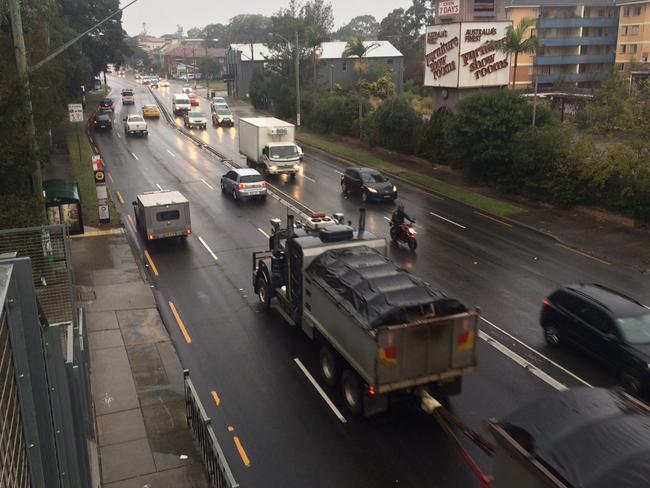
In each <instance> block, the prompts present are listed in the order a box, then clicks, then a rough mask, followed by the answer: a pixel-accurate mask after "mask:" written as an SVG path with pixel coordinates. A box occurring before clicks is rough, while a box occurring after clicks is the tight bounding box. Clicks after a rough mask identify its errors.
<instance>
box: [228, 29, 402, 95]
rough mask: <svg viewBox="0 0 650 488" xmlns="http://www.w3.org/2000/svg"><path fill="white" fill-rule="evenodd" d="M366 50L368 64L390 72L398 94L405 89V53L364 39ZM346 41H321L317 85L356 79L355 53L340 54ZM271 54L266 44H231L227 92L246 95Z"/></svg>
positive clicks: (350, 83)
mask: <svg viewBox="0 0 650 488" xmlns="http://www.w3.org/2000/svg"><path fill="white" fill-rule="evenodd" d="M364 44H365V45H366V46H367V48H368V50H367V52H366V55H365V56H364V62H365V63H366V65H367V66H368V67H369V68H370V67H375V68H379V69H381V70H383V71H386V72H390V73H391V74H392V78H393V82H394V83H395V89H396V91H397V93H402V92H403V91H404V56H403V55H402V53H401V52H399V51H398V50H397V49H396V48H395V47H394V46H393V45H392V44H391V43H390V42H389V41H364ZM346 45H347V43H346V42H342V41H334V42H324V43H322V44H321V46H320V48H319V50H318V52H317V55H318V62H317V67H316V70H317V72H316V80H317V84H318V85H319V86H321V87H326V88H329V89H333V88H334V87H335V86H340V87H342V88H351V87H353V86H354V85H355V84H356V83H357V81H358V79H359V75H358V71H357V69H356V64H357V62H358V59H357V58H356V57H355V56H352V57H349V58H346V57H343V51H344V50H345V46H346ZM273 56H274V54H273V52H271V51H270V50H269V48H268V47H267V46H266V45H265V44H259V43H254V44H231V45H230V48H229V49H228V52H227V54H226V65H225V66H226V69H225V72H226V81H227V84H228V95H229V96H231V97H235V98H242V99H243V98H246V97H247V96H248V93H249V86H250V81H251V78H252V76H253V72H254V71H255V70H256V69H264V67H265V65H266V63H267V62H268V60H270V59H272V58H273Z"/></svg>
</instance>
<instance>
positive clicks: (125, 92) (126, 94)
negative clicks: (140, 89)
mask: <svg viewBox="0 0 650 488" xmlns="http://www.w3.org/2000/svg"><path fill="white" fill-rule="evenodd" d="M122 95H123V96H125V97H132V96H133V92H132V91H131V90H124V91H123V92H122Z"/></svg>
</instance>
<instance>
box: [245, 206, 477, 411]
mask: <svg viewBox="0 0 650 488" xmlns="http://www.w3.org/2000/svg"><path fill="white" fill-rule="evenodd" d="M334 217H335V218H334V219H332V218H327V219H323V218H317V219H310V225H302V226H299V227H297V228H296V226H295V225H294V218H293V216H291V215H289V216H288V217H287V227H286V228H281V225H280V224H281V222H280V220H279V219H273V220H272V221H271V224H272V232H271V235H270V237H269V249H268V250H267V251H261V252H254V253H253V269H252V279H253V286H254V290H255V293H256V294H257V296H258V298H259V300H260V302H261V303H262V305H263V306H264V307H266V308H271V307H272V308H273V309H275V310H276V311H277V312H278V313H279V314H280V315H281V316H282V317H283V318H284V319H285V320H286V321H287V322H288V323H289V324H290V325H294V326H297V327H299V328H301V329H302V331H303V332H304V333H305V334H306V335H307V336H308V337H309V338H311V339H312V340H313V341H314V343H315V344H316V345H317V346H318V347H319V348H320V351H319V365H320V372H321V376H322V378H323V381H324V382H325V383H326V384H327V385H329V386H331V387H334V386H336V385H337V384H340V387H341V390H342V393H343V399H344V401H345V404H346V406H347V407H348V409H349V410H350V411H351V412H352V413H353V414H355V415H361V414H363V415H366V416H369V415H373V414H376V413H379V412H382V411H385V410H386V409H387V408H388V406H389V404H390V403H391V402H392V401H393V400H396V399H398V398H400V397H406V396H408V395H407V394H418V393H419V391H420V390H421V389H426V390H427V391H430V392H431V393H432V394H435V395H436V396H438V397H447V396H450V395H454V394H457V393H459V392H460V390H461V384H462V377H463V376H464V375H466V374H468V373H470V372H472V371H474V369H475V368H476V364H477V359H476V338H477V333H478V319H479V310H478V308H474V309H468V308H466V307H465V306H464V305H463V304H462V303H461V302H460V301H458V300H456V299H454V298H449V297H447V296H445V295H444V294H443V293H442V292H440V291H438V290H435V289H434V288H433V287H431V286H430V285H428V284H427V283H425V282H424V281H422V280H421V279H419V278H417V277H416V276H414V275H412V274H411V273H409V272H407V271H405V270H403V269H400V268H399V267H397V266H396V265H395V264H394V263H392V262H391V260H390V259H389V258H388V257H387V256H386V250H387V245H386V241H385V239H383V238H377V237H375V236H374V235H372V234H371V233H369V232H367V231H366V230H365V210H364V209H362V212H361V217H360V220H359V227H358V229H357V230H355V229H353V228H352V227H351V226H350V225H345V224H344V223H343V215H342V214H335V215H334ZM314 220H317V221H318V222H314ZM333 220H334V221H333Z"/></svg>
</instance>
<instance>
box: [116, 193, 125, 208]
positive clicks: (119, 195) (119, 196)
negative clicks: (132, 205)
mask: <svg viewBox="0 0 650 488" xmlns="http://www.w3.org/2000/svg"><path fill="white" fill-rule="evenodd" d="M115 193H117V199H118V200H119V201H120V203H121V204H122V205H124V197H123V196H122V194H121V193H120V192H119V191H118V192H115Z"/></svg>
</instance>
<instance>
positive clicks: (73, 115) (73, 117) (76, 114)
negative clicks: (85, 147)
mask: <svg viewBox="0 0 650 488" xmlns="http://www.w3.org/2000/svg"><path fill="white" fill-rule="evenodd" d="M68 115H69V116H70V122H72V123H73V124H79V123H83V121H84V108H83V105H82V104H81V103H69V104H68ZM76 128H77V130H76V132H77V148H78V149H79V161H81V140H80V139H79V126H78V125H77V127H76Z"/></svg>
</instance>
